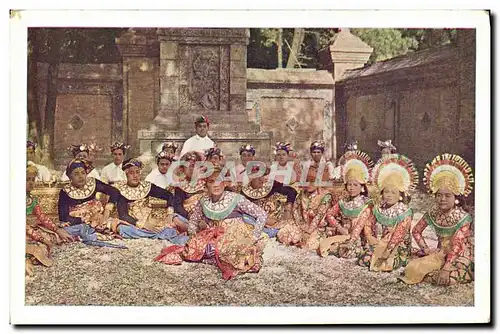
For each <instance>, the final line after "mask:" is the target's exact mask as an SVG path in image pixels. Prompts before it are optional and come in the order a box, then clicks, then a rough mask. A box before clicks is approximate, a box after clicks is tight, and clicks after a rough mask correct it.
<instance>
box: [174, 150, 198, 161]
mask: <svg viewBox="0 0 500 334" xmlns="http://www.w3.org/2000/svg"><path fill="white" fill-rule="evenodd" d="M180 160H181V161H203V155H202V154H201V153H200V152H197V151H189V152H186V153H184V155H183V156H182V157H181V159H180Z"/></svg>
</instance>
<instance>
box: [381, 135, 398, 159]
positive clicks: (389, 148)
mask: <svg viewBox="0 0 500 334" xmlns="http://www.w3.org/2000/svg"><path fill="white" fill-rule="evenodd" d="M377 144H378V147H380V153H381V154H382V158H383V157H385V156H387V155H391V154H394V153H397V151H398V150H397V149H396V146H394V145H393V144H392V140H390V139H388V140H386V141H381V140H379V141H378V142H377Z"/></svg>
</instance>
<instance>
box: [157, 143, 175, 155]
mask: <svg viewBox="0 0 500 334" xmlns="http://www.w3.org/2000/svg"><path fill="white" fill-rule="evenodd" d="M178 148H179V145H177V144H175V143H174V142H171V143H164V144H163V145H162V146H161V150H162V151H166V150H167V149H171V150H173V151H174V153H175V152H177V149H178Z"/></svg>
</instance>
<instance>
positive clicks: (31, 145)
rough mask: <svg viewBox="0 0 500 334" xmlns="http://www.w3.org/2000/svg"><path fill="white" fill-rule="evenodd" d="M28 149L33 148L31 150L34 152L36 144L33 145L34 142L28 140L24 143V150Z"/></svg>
mask: <svg viewBox="0 0 500 334" xmlns="http://www.w3.org/2000/svg"><path fill="white" fill-rule="evenodd" d="M28 147H32V148H33V150H36V143H35V142H32V141H31V140H28V141H27V142H26V148H28Z"/></svg>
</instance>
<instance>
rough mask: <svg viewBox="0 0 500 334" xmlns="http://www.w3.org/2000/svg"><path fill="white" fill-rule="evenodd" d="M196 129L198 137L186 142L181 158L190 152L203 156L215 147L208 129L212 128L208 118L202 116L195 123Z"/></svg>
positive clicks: (195, 136)
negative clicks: (206, 151)
mask: <svg viewBox="0 0 500 334" xmlns="http://www.w3.org/2000/svg"><path fill="white" fill-rule="evenodd" d="M194 125H195V128H196V135H194V136H192V137H191V138H189V139H188V140H186V141H185V142H184V145H182V150H181V154H180V157H181V158H182V156H184V154H186V153H188V152H192V151H195V152H198V153H201V154H204V153H205V150H208V149H209V148H212V147H214V146H215V144H214V142H213V140H212V139H210V137H209V136H208V129H209V127H210V122H209V120H208V118H207V117H206V116H200V117H198V118H196V120H195V121H194Z"/></svg>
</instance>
